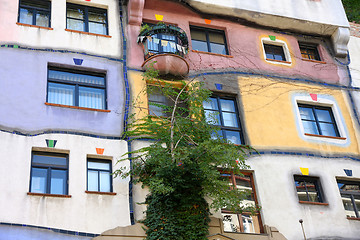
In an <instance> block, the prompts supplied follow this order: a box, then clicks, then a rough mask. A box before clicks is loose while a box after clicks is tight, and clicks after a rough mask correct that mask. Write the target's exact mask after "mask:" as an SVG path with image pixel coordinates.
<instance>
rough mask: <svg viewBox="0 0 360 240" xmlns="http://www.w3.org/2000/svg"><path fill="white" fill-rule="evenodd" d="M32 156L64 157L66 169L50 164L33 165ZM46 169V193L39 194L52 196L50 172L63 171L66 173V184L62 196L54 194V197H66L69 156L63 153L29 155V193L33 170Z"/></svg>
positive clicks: (34, 153)
mask: <svg viewBox="0 0 360 240" xmlns="http://www.w3.org/2000/svg"><path fill="white" fill-rule="evenodd" d="M34 155H40V156H50V157H52V156H55V157H64V158H66V167H61V166H55V165H51V164H39V163H34V162H33V160H34ZM34 168H36V169H46V170H47V176H46V191H45V192H44V193H39V194H53V193H51V192H50V191H51V170H65V171H66V183H65V185H66V186H65V193H64V194H54V195H64V196H65V195H68V192H69V155H68V154H64V153H52V152H38V151H33V152H32V153H31V167H30V185H29V192H30V193H35V192H32V189H31V186H32V180H33V169H34Z"/></svg>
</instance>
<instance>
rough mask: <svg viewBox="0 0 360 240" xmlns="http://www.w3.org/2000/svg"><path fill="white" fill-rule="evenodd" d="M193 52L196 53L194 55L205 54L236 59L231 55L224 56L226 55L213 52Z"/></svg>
mask: <svg viewBox="0 0 360 240" xmlns="http://www.w3.org/2000/svg"><path fill="white" fill-rule="evenodd" d="M191 51H192V52H194V53H204V54H209V55H214V56H220V57H227V58H233V57H234V56H231V55H224V54H219V53H212V52H203V51H198V50H191Z"/></svg>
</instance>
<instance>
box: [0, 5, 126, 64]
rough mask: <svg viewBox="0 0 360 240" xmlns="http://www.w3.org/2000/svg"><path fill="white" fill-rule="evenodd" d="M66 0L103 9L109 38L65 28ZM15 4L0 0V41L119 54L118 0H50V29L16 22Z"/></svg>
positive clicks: (16, 10) (109, 54)
mask: <svg viewBox="0 0 360 240" xmlns="http://www.w3.org/2000/svg"><path fill="white" fill-rule="evenodd" d="M66 2H72V3H76V4H79V5H87V6H93V7H98V8H103V9H107V13H108V34H109V35H110V36H111V38H107V37H102V36H92V35H87V34H82V33H73V32H67V31H65V28H66ZM18 5H19V1H18V0H0V43H4V44H18V45H21V46H33V47H38V48H51V49H54V48H55V49H67V50H73V51H76V52H87V53H92V54H98V55H105V56H112V57H119V56H121V51H122V48H121V45H122V43H121V33H120V13H119V3H118V0H92V1H84V0H70V1H66V0H51V27H52V28H53V30H47V29H39V28H33V27H28V26H19V25H17V24H16V22H17V19H18Z"/></svg>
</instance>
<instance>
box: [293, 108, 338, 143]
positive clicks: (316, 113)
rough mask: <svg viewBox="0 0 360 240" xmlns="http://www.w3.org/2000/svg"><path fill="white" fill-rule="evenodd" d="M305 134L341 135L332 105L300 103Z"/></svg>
mask: <svg viewBox="0 0 360 240" xmlns="http://www.w3.org/2000/svg"><path fill="white" fill-rule="evenodd" d="M298 107H299V112H300V116H301V121H302V125H303V127H304V132H305V134H314V135H322V136H331V137H340V134H339V131H338V128H337V126H336V123H335V119H334V115H333V112H332V110H331V107H323V106H316V105H307V104H298Z"/></svg>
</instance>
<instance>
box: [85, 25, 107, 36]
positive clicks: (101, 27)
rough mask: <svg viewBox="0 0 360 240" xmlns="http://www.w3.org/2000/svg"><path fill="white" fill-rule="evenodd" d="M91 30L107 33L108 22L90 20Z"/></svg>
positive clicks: (92, 31) (97, 32)
mask: <svg viewBox="0 0 360 240" xmlns="http://www.w3.org/2000/svg"><path fill="white" fill-rule="evenodd" d="M89 32H91V33H96V34H102V35H107V32H106V24H103V23H94V22H89Z"/></svg>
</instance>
